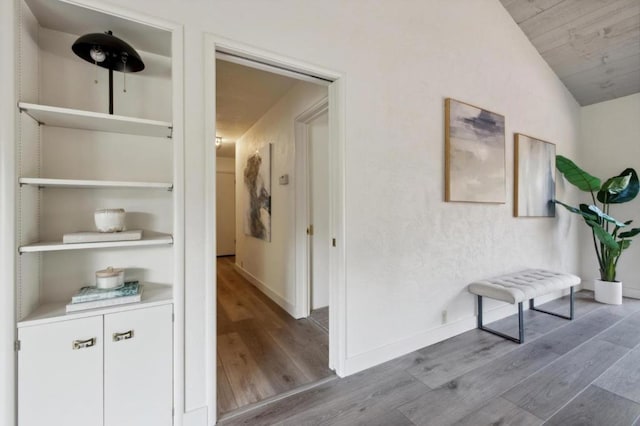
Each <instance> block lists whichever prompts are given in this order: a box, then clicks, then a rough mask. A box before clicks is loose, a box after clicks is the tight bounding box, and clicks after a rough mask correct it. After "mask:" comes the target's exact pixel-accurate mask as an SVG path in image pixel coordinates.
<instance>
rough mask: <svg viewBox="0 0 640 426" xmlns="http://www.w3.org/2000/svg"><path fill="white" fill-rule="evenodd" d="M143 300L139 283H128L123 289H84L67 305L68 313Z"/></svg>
mask: <svg viewBox="0 0 640 426" xmlns="http://www.w3.org/2000/svg"><path fill="white" fill-rule="evenodd" d="M141 298H142V285H140V284H139V283H138V281H127V282H125V283H124V285H123V286H122V287H120V288H112V289H100V288H97V287H82V288H81V289H80V290H79V291H78V292H77V293H76V294H74V295H73V297H72V298H71V303H69V304H68V305H67V312H76V311H83V310H85V309H95V308H104V307H107V306H115V305H123V304H125V303H136V302H139V301H140V300H141Z"/></svg>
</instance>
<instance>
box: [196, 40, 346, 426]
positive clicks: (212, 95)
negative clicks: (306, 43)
mask: <svg viewBox="0 0 640 426" xmlns="http://www.w3.org/2000/svg"><path fill="white" fill-rule="evenodd" d="M216 52H222V53H225V54H228V55H232V56H236V57H238V58H240V59H241V60H242V59H245V60H249V61H252V62H255V63H257V64H263V65H265V66H267V67H270V70H274V69H275V70H278V69H279V70H281V71H282V73H283V74H286V73H291V72H294V73H296V74H298V73H301V74H303V75H304V74H306V75H309V76H313V77H314V78H319V79H324V80H325V81H327V83H329V84H328V92H329V96H328V105H329V163H330V164H329V167H330V171H329V174H330V181H329V188H330V198H331V199H330V206H329V209H330V213H329V214H330V219H329V222H330V223H329V229H330V233H331V235H332V238H333V239H334V240H335V242H336V244H335V246H334V247H332V248H333V249H332V250H331V251H330V256H329V264H330V272H329V276H330V283H329V294H330V296H329V297H330V302H329V304H330V306H331V310H330V324H329V368H332V369H334V370H335V372H336V374H337V375H338V376H341V377H342V376H344V375H345V365H346V349H347V348H346V259H345V253H346V251H345V235H346V233H345V226H346V220H345V218H346V212H345V132H344V129H345V76H344V75H343V74H341V73H339V72H336V71H331V70H328V69H324V68H320V67H318V66H315V65H311V64H308V63H305V62H302V61H298V60H295V59H291V58H288V57H285V56H280V55H277V54H274V53H272V52H270V51H266V50H261V49H257V48H254V47H251V46H247V45H245V44H242V43H239V42H236V41H232V40H228V39H225V38H222V37H219V36H216V35H214V34H211V33H205V35H204V52H203V53H204V80H205V81H204V87H205V96H204V97H205V115H204V117H208V118H209V119H206V120H204V136H205V139H204V141H203V143H205V153H206V157H205V158H206V160H205V173H206V174H205V176H206V185H205V206H206V211H205V248H204V251H205V253H204V255H205V259H210V260H211V261H208V262H205V265H206V266H205V283H206V284H205V288H206V290H205V309H206V315H205V318H206V324H205V333H206V335H205V339H206V353H205V356H206V365H207V405H208V407H209V410H208V417H209V423H210V424H213V423H215V421H216V417H217V410H216V379H217V377H216V344H217V342H216V265H215V262H213V259H215V243H216V235H215V212H216V205H215V174H216V150H215V144H214V141H215V135H216V125H215V119H213V118H215V116H216V65H215V61H216ZM294 178H295V176H294Z"/></svg>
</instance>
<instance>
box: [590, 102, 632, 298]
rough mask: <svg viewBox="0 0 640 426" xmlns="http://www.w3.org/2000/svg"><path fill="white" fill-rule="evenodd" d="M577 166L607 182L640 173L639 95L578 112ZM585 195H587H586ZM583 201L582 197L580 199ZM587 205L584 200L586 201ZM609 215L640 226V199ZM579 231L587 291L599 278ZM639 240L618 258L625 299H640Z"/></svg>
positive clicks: (619, 274) (596, 264) (618, 277)
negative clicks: (626, 171)
mask: <svg viewBox="0 0 640 426" xmlns="http://www.w3.org/2000/svg"><path fill="white" fill-rule="evenodd" d="M580 117H581V132H580V135H581V137H580V156H579V163H578V164H579V165H580V166H581V167H582V168H584V169H585V170H586V171H588V172H589V173H591V174H592V175H594V176H598V177H599V178H601V179H603V181H604V179H608V178H610V177H612V176H616V175H618V174H620V173H621V172H622V171H623V170H624V169H626V168H627V167H631V168H634V169H635V170H636V171H637V172H638V171H640V93H639V94H635V95H631V96H626V97H624V98H619V99H614V100H612V101H607V102H601V103H598V104H594V105H589V106H586V107H583V108H582V109H581V110H580ZM585 195H586V194H585ZM583 198H584V196H583ZM585 202H587V201H585ZM589 202H590V201H589ZM611 215H612V216H613V217H615V218H616V219H618V220H621V221H623V222H625V221H627V220H633V221H634V222H633V224H632V226H633V227H639V226H640V197H637V198H636V199H635V200H633V201H631V202H629V203H626V204H621V205H614V206H612V208H611ZM581 228H584V229H582V230H581V232H580V237H581V241H582V244H581V247H582V267H581V271H582V276H583V278H585V279H587V280H588V281H587V283H586V284H587V285H588V286H589V288H593V283H592V280H593V279H594V278H598V263H597V260H596V255H595V253H594V248H593V244H592V242H591V233H590V232H588V230H587V228H586V226H582V227H581ZM638 259H640V237H636V238H635V241H633V242H632V243H631V247H630V248H629V249H627V250H626V251H625V252H624V253H623V254H622V257H621V258H620V263H618V274H617V277H616V278H617V279H618V280H620V281H622V283H623V286H624V289H623V292H624V295H625V296H631V297H636V298H640V263H638Z"/></svg>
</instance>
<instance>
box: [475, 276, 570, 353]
mask: <svg viewBox="0 0 640 426" xmlns="http://www.w3.org/2000/svg"><path fill="white" fill-rule="evenodd" d="M477 297H478V329H480V330H483V331H487V332H489V333H491V334H495V335H496V336H500V337H502V338H503V339H507V340H510V341H512V342H516V343H524V314H523V309H522V302H519V303H518V337H513V336H509V335H508V334H504V333H501V332H499V331H496V330H492V329H490V328H488V327H485V326H484V325H483V324H482V296H480V295H478V296H477ZM574 304H575V297H574V292H573V287H570V294H569V316H566V315H562V314H558V313H555V312H550V311H545V310H544V309H539V308H536V307H535V304H534V302H533V298H531V299H529V310H531V311H538V312H542V313H544V314H549V315H553V316H556V317H559V318H564V319H568V320H573V314H574Z"/></svg>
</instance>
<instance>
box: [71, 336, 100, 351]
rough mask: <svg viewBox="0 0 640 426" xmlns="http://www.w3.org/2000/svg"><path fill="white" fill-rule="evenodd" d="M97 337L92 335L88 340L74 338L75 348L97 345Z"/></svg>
mask: <svg viewBox="0 0 640 426" xmlns="http://www.w3.org/2000/svg"><path fill="white" fill-rule="evenodd" d="M96 341H97V339H96V338H95V337H92V338H91V339H87V340H74V341H73V345H72V347H73V349H74V350H76V349H84V348H90V347H91V346H95V344H96Z"/></svg>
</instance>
